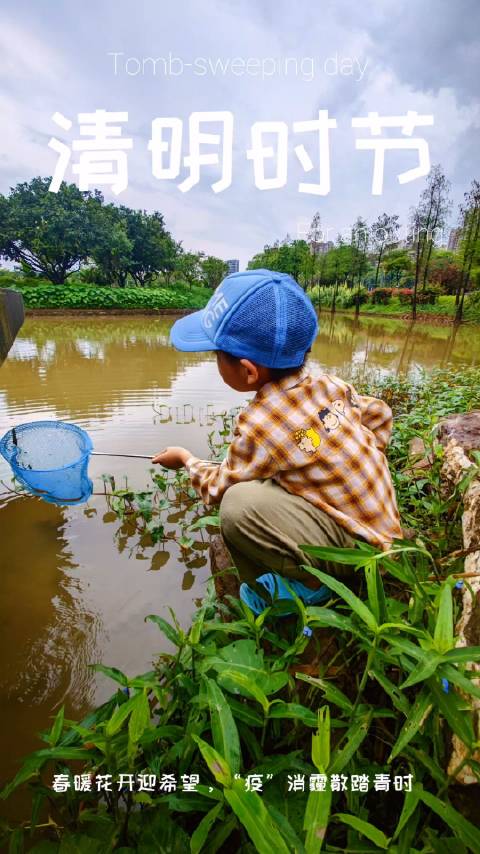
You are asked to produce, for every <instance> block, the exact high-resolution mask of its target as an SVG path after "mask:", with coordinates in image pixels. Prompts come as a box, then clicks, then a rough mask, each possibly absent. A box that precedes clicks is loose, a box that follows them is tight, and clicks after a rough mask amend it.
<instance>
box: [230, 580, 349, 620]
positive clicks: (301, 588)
mask: <svg viewBox="0 0 480 854" xmlns="http://www.w3.org/2000/svg"><path fill="white" fill-rule="evenodd" d="M285 581H286V580H285V579H284V578H282V576H281V575H278V573H276V572H267V573H265V575H260V576H259V577H258V578H257V584H261V585H262V587H264V588H265V590H266V591H267V593H269V594H270V597H271V599H272V602H271V603H267V602H266V601H265V599H262V597H261V596H259V595H258V593H256V591H255V590H252V588H251V587H249V586H248V584H245V583H243V584H241V585H240V599H241V600H242V602H244V603H245V605H248V607H249V608H250V610H251V611H253V613H254V614H257V615H258V614H261V613H262V611H265V609H266V608H268V607H269V604H270V605H271V604H273V603H274V602H276V601H278V600H289V599H290V600H291V599H293V596H292V594H291V592H290V590H289V589H288V588H287V585H286V583H285ZM287 583H288V586H289V587H290V588H291V589H292V590H293V591H294V593H295V594H296V595H297V596H298V598H299V599H301V600H302V602H303V603H304V604H305V605H321V604H322V603H323V602H326V601H327V600H328V599H330V597H331V595H332V594H331V591H330V589H329V588H328V587H326V585H325V584H322V586H321V587H319V588H318V590H311V589H310V588H309V587H306V586H305V584H302V582H301V581H294V580H293V579H292V580H290V579H289V580H288V581H287ZM294 613H295V608H289V609H288V610H284V611H283V612H282V614H281V615H279V616H282V617H283V616H284V617H286V616H288V615H290V614H294Z"/></svg>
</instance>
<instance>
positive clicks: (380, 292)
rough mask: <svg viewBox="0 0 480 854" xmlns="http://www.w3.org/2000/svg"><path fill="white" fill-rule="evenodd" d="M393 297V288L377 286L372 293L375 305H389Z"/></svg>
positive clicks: (371, 297)
mask: <svg viewBox="0 0 480 854" xmlns="http://www.w3.org/2000/svg"><path fill="white" fill-rule="evenodd" d="M391 298H392V288H375V289H374V290H373V291H372V292H371V295H370V299H371V301H372V303H373V304H374V305H387V303H389V302H390V300H391Z"/></svg>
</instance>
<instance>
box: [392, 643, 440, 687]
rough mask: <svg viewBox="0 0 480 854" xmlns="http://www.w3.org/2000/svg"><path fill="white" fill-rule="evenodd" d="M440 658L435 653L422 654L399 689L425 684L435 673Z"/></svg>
mask: <svg viewBox="0 0 480 854" xmlns="http://www.w3.org/2000/svg"><path fill="white" fill-rule="evenodd" d="M442 660H443V659H442V656H441V655H439V654H438V653H435V652H428V653H427V652H422V655H421V658H420V660H419V663H418V664H417V665H416V667H414V668H413V670H412V672H411V673H410V676H409V677H408V678H407V679H406V680H405V682H403V683H402V685H401V686H400V688H401V689H402V691H403V690H405V688H411V686H412V685H417V683H418V682H426V681H427V679H429V678H430V676H431V675H432V674H433V673H435V671H436V669H437V667H438V665H439V664H441V662H442Z"/></svg>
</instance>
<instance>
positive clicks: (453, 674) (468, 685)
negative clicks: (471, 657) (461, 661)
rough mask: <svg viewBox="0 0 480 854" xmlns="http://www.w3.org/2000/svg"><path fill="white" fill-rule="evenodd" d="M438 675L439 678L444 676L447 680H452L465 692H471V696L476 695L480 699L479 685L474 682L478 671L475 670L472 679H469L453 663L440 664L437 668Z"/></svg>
mask: <svg viewBox="0 0 480 854" xmlns="http://www.w3.org/2000/svg"><path fill="white" fill-rule="evenodd" d="M438 676H439V677H440V678H442V677H445V679H448V681H449V682H453V684H454V685H457V686H458V687H459V688H461V690H462V691H464V692H465V693H466V694H471V696H472V697H476V698H477V699H479V700H480V686H479V685H477V684H476V681H477V680H478V671H475V675H474V679H475V682H474V681H472V679H469V678H468V676H465V675H464V674H463V673H461V672H460V670H457V668H456V667H455V666H454V665H453V664H442V666H441V667H440V668H439V671H438Z"/></svg>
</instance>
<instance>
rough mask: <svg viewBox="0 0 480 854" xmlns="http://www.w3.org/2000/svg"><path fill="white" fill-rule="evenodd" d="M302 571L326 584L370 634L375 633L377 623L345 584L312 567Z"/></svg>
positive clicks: (306, 567)
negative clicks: (345, 603)
mask: <svg viewBox="0 0 480 854" xmlns="http://www.w3.org/2000/svg"><path fill="white" fill-rule="evenodd" d="M303 569H306V570H307V571H308V572H310V573H311V574H312V575H315V577H316V578H318V579H320V581H321V582H322V584H326V585H327V587H329V588H330V590H333V591H334V592H335V593H336V594H337V595H338V596H340V597H341V598H342V599H344V600H345V602H347V603H348V605H350V608H351V609H352V611H354V612H355V614H356V615H357V617H360V619H361V620H362V622H364V623H365V625H366V626H367V628H369V629H370V631H371V632H376V631H377V629H378V625H377V621H376V619H375V617H374V616H373V614H372V612H371V611H370V610H369V608H367V606H366V605H365V603H364V602H362V600H361V599H359V598H358V596H355V593H352V591H351V590H350V588H349V587H347V586H346V585H345V584H342V582H341V581H338V579H336V578H333V576H331V575H327V573H326V572H322V571H321V570H320V569H315V567H313V566H304V567H303Z"/></svg>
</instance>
